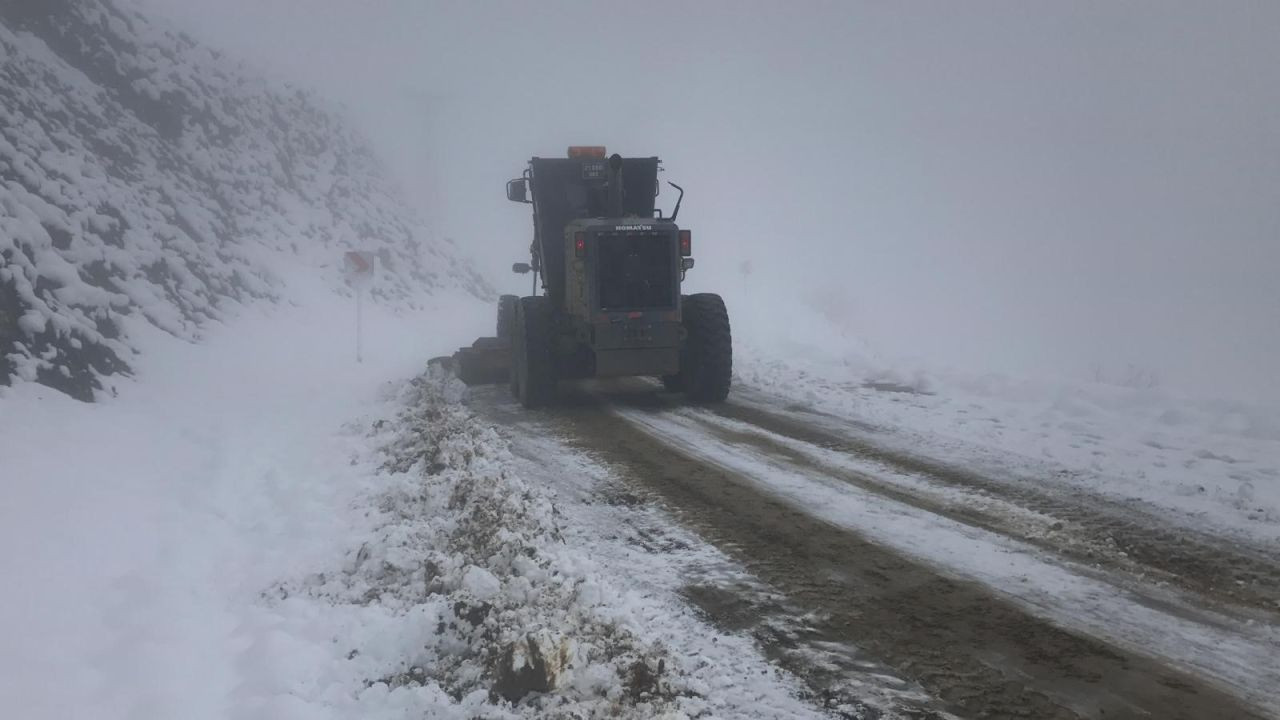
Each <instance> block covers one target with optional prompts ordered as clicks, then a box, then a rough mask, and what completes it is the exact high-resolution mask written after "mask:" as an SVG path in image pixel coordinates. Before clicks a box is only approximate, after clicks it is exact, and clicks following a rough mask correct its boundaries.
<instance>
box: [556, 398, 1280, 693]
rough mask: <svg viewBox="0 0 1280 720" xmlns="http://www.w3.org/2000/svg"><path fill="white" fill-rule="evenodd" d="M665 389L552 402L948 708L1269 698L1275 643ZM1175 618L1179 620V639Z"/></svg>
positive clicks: (615, 460) (620, 463)
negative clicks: (909, 498)
mask: <svg viewBox="0 0 1280 720" xmlns="http://www.w3.org/2000/svg"><path fill="white" fill-rule="evenodd" d="M632 387H634V386H632ZM610 393H612V394H610ZM637 405H639V406H641V407H644V406H649V407H650V408H651V409H649V410H644V409H637V408H636V406H637ZM664 406H665V401H663V400H662V399H660V398H658V397H657V396H656V395H654V393H653V392H652V391H651V390H649V389H647V386H646V388H645V389H643V390H642V391H640V392H639V393H638V394H637V393H636V391H634V390H623V391H622V393H621V394H620V395H619V394H617V393H616V392H613V391H606V394H605V395H603V396H601V395H599V394H596V395H592V394H591V393H590V392H583V391H578V392H574V393H571V395H570V397H569V404H568V407H565V408H562V409H560V410H557V411H553V414H554V415H555V416H556V417H557V418H558V420H559V421H560V422H562V423H563V424H564V426H565V428H566V431H567V432H569V433H571V434H572V435H574V436H576V437H577V439H578V440H577V441H578V443H579V444H580V445H581V446H582V447H583V448H585V449H590V450H592V451H593V452H595V453H597V454H598V455H599V456H600V457H602V458H603V459H605V460H607V461H608V462H609V463H611V464H612V465H613V466H614V467H616V468H618V469H619V470H620V471H621V472H622V473H623V474H624V475H626V476H627V477H629V478H630V479H631V481H632V482H635V483H636V484H637V485H639V486H642V487H646V488H648V489H649V490H651V491H653V492H655V493H656V494H658V495H660V496H661V497H663V499H664V500H665V501H666V502H667V503H668V504H669V505H670V506H671V507H672V508H673V509H674V511H675V512H676V514H677V516H678V517H680V518H681V519H682V520H683V521H684V522H685V523H687V524H688V525H690V526H691V527H693V529H695V530H696V531H697V532H698V533H700V534H701V535H702V536H703V537H704V538H706V539H708V540H710V541H711V542H713V543H714V544H715V545H717V546H719V547H720V548H721V549H722V550H723V551H725V552H726V553H727V554H729V555H730V556H732V557H734V558H735V559H738V560H739V561H740V562H742V563H743V564H744V565H745V566H746V567H747V568H748V569H750V570H751V571H752V572H753V573H755V574H756V575H757V576H759V577H760V579H762V580H763V581H765V582H767V583H769V584H770V585H771V586H773V587H776V588H779V589H781V591H782V592H784V593H786V594H787V595H788V598H789V600H790V601H792V602H793V603H795V604H796V605H797V606H798V607H800V608H802V609H803V610H804V611H805V612H806V613H807V617H806V618H805V621H806V622H808V623H809V625H810V626H811V627H812V628H813V630H814V631H815V633H816V634H817V635H818V636H821V637H824V638H827V639H829V640H830V641H831V642H837V643H847V644H849V645H851V646H856V647H859V648H861V649H862V650H864V651H865V652H867V653H868V654H870V655H871V656H873V657H877V658H880V659H881V660H883V661H884V662H886V663H887V664H888V665H889V666H891V667H894V668H897V669H898V670H899V671H900V672H903V673H904V674H906V675H908V676H909V677H911V678H913V679H915V680H917V681H919V682H920V683H921V685H923V686H924V687H925V689H927V690H929V691H930V692H932V693H933V694H934V695H935V696H936V697H938V698H940V699H941V700H942V701H944V702H945V704H946V705H947V707H948V709H951V710H955V711H957V712H959V713H961V714H965V715H969V714H994V715H1000V716H1009V717H1019V716H1021V717H1037V718H1041V717H1101V716H1104V715H1105V716H1106V717H1126V716H1143V715H1147V714H1150V715H1151V716H1155V717H1168V718H1177V717H1187V718H1199V717H1261V711H1259V710H1257V709H1255V708H1252V707H1250V705H1251V704H1253V703H1258V704H1265V705H1267V706H1268V707H1270V708H1275V707H1276V698H1275V696H1274V692H1275V691H1274V690H1272V689H1270V688H1274V687H1275V685H1276V680H1277V679H1280V678H1276V677H1273V675H1274V674H1275V671H1274V670H1269V669H1268V668H1269V667H1270V661H1269V658H1270V657H1272V653H1274V652H1275V650H1276V648H1275V646H1274V644H1273V643H1272V644H1268V642H1267V641H1262V640H1255V639H1253V638H1250V637H1241V636H1239V635H1234V636H1233V635H1230V634H1229V633H1226V632H1225V631H1223V630H1222V629H1221V628H1214V627H1208V626H1205V625H1201V624H1197V623H1194V622H1191V621H1188V620H1185V619H1182V618H1179V617H1174V616H1169V615H1167V614H1165V613H1162V612H1161V611H1160V610H1158V609H1155V608H1151V607H1147V606H1145V605H1144V604H1143V603H1141V602H1137V601H1136V600H1135V599H1134V598H1132V597H1130V596H1128V595H1126V594H1125V593H1124V591H1123V590H1122V589H1119V588H1116V587H1113V586H1109V585H1107V584H1105V583H1102V582H1100V581H1098V580H1096V579H1093V578H1089V577H1087V576H1084V575H1082V574H1077V573H1073V572H1071V571H1070V569H1069V568H1064V567H1062V566H1059V565H1056V564H1051V563H1047V562H1045V561H1044V560H1043V558H1041V557H1040V555H1041V553H1038V552H1036V551H1034V549H1031V548H1026V547H1025V546H1021V547H1019V546H1018V545H1017V544H1016V543H1012V541H1008V540H1007V539H1004V538H1000V537H998V536H995V535H994V534H992V533H989V532H987V531H984V530H980V529H977V528H973V527H968V526H964V525H959V524H957V523H954V522H952V521H948V520H945V519H943V518H939V517H937V516H935V515H931V514H928V513H922V512H920V511H919V510H917V509H914V508H909V507H905V506H902V505H901V504H900V503H893V502H892V501H888V500H885V499H884V498H882V497H880V496H878V495H874V494H872V493H867V492H865V491H863V492H861V493H858V492H855V491H854V490H853V489H851V488H850V486H849V485H848V483H847V482H845V481H843V480H840V479H838V478H830V477H822V476H820V474H815V473H814V471H813V468H807V467H800V468H796V467H795V466H794V465H793V464H790V463H788V462H787V461H785V459H780V458H778V457H777V456H775V455H770V454H769V453H767V452H763V451H761V449H760V448H758V447H754V446H752V445H750V444H742V443H737V444H735V443H731V442H727V441H726V440H725V439H723V438H717V437H716V436H715V434H714V433H709V432H707V431H706V429H705V428H704V427H699V423H698V422H697V421H694V420H690V418H689V417H683V418H682V417H681V416H680V413H672V412H669V411H667V410H665V409H664ZM637 429H640V430H644V432H636V430H637ZM815 475H817V476H816V477H815ZM779 478H783V479H784V480H785V481H784V482H782V487H781V488H780V487H779V482H780V481H779ZM851 506H853V507H851ZM857 507H861V508H862V511H861V514H857V513H855V514H854V515H853V516H852V517H853V518H854V519H856V520H857V522H856V523H854V522H850V517H851V516H850V515H849V512H850V511H851V510H853V509H857ZM940 527H941V528H942V530H943V531H942V532H941V535H940V534H939V533H940V531H939V528H940ZM916 536H923V537H928V538H931V539H932V540H934V541H940V542H935V543H932V544H933V545H936V546H939V547H943V548H946V549H948V551H949V553H950V556H949V557H943V558H938V557H933V558H931V559H927V560H926V559H924V558H925V557H928V556H927V554H924V553H922V552H921V551H922V550H923V549H927V546H928V545H930V543H923V544H922V543H916V546H915V547H912V548H909V549H904V548H902V547H899V546H895V542H896V543H897V544H898V545H901V541H902V538H913V537H916ZM921 545H923V546H925V547H921ZM974 548H979V549H982V551H983V552H982V553H980V554H979V556H978V557H980V558H981V559H982V560H983V562H981V563H978V566H977V567H976V568H975V567H973V563H972V562H971V561H972V559H973V558H972V557H970V558H966V553H970V554H971V553H972V552H973V550H974ZM966 560H967V561H969V562H968V565H966V563H965V562H964V561H966ZM1008 565H1011V566H1013V567H1012V569H1010V567H1007V566H1008ZM952 566H958V567H960V568H963V569H965V570H967V573H966V572H957V571H956V569H955V567H952ZM976 571H981V573H978V572H976ZM974 575H978V577H977V578H976V579H977V582H975V581H974V579H975V578H974ZM1019 586H1025V587H1022V588H1021V589H1020V588H1019ZM995 588H999V589H995ZM728 594H729V595H730V596H731V595H732V593H731V592H730V593H728ZM704 595H705V594H704ZM711 595H712V596H714V595H715V593H711ZM694 600H695V601H699V598H694ZM731 601H732V598H731V597H730V598H728V599H722V600H717V599H716V598H715V597H711V598H710V599H708V598H706V597H703V598H701V602H699V603H698V604H701V605H705V606H706V607H705V609H707V610H708V611H709V612H710V613H711V614H712V615H713V617H714V616H715V614H716V613H720V614H731V612H732V608H731V607H729V606H730V605H731V604H732V602H731ZM1117 613H1119V614H1118V615H1117ZM1176 634H1182V635H1183V637H1182V638H1181V639H1178V641H1177V642H1174V639H1173V637H1172V636H1173V635H1176ZM1099 638H1101V639H1099ZM1224 642H1225V644H1224ZM1152 647H1154V648H1156V651H1152ZM1163 651H1169V652H1163ZM1166 655H1173V656H1174V659H1172V660H1170V659H1168V658H1165V657H1164V656H1166ZM1153 656H1156V657H1153ZM1206 678H1208V679H1209V681H1206ZM1221 688H1226V690H1225V691H1224V690H1223V689H1221ZM1237 695H1238V696H1241V697H1243V698H1245V699H1244V700H1241V699H1238V698H1237V697H1234V696H1237Z"/></svg>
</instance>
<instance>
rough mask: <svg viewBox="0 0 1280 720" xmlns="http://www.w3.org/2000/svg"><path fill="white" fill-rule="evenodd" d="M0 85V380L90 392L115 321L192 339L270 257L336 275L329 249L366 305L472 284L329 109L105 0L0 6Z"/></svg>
mask: <svg viewBox="0 0 1280 720" xmlns="http://www.w3.org/2000/svg"><path fill="white" fill-rule="evenodd" d="M0 96H3V97H4V102H3V103H2V104H0V384H8V383H11V382H12V380H13V379H14V378H15V377H16V378H19V379H22V380H34V381H38V382H41V383H44V384H47V385H50V386H53V387H55V388H58V389H60V390H62V391H64V392H67V393H70V394H72V395H73V396H74V397H77V398H79V399H85V400H88V399H92V398H93V396H94V392H95V390H99V389H101V388H102V387H103V384H102V378H103V377H104V376H107V375H111V374H114V373H120V372H126V371H127V370H128V368H129V366H130V365H131V364H132V361H131V358H132V357H133V356H134V354H135V352H136V351H137V349H138V344H137V343H136V342H135V341H134V339H133V338H132V337H131V336H130V334H129V332H128V331H127V329H126V328H124V327H123V325H124V323H122V318H125V317H139V318H143V319H145V320H146V321H147V322H148V323H149V324H150V325H153V326H155V327H157V328H160V329H162V330H163V331H165V332H166V333H169V334H171V335H174V336H177V337H180V338H184V339H189V340H190V339H198V338H199V337H200V335H201V328H202V327H203V325H204V324H205V323H206V322H207V321H208V320H209V319H211V318H222V317H225V316H226V313H227V309H228V308H229V307H230V306H232V305H234V304H236V302H245V301H249V300H254V299H264V298H265V299H279V298H286V299H287V298H289V296H290V293H289V291H288V289H287V288H286V287H285V286H284V284H283V282H282V280H281V279H280V271H281V269H282V268H293V267H306V268H311V269H313V270H314V271H315V272H317V273H320V274H322V275H323V276H325V277H326V278H327V279H328V280H329V281H330V283H331V285H332V286H333V287H335V288H337V287H339V276H338V274H339V269H340V267H341V265H340V256H341V252H342V251H343V250H345V249H354V248H359V249H364V250H370V251H373V252H376V253H377V256H378V260H379V265H380V273H381V277H380V281H379V283H378V287H377V289H376V290H375V291H374V294H375V298H376V299H379V300H382V301H386V302H393V303H397V304H399V305H401V306H406V307H413V306H416V305H421V303H422V296H423V295H424V294H425V293H430V292H435V291H439V290H444V289H462V290H465V291H467V292H470V293H472V294H477V295H483V296H488V295H489V294H490V291H489V289H488V287H487V285H486V283H485V282H484V281H483V280H482V279H480V278H479V277H478V276H477V275H476V274H475V273H474V272H473V271H472V270H471V269H470V267H469V266H468V265H467V264H466V263H465V262H463V261H460V260H459V259H458V258H457V257H456V253H455V252H454V249H453V248H452V247H450V246H449V244H448V243H445V242H436V241H434V240H433V239H432V238H431V237H430V235H429V234H428V233H427V232H425V231H424V229H423V226H422V225H421V223H420V222H419V221H418V220H417V219H416V218H415V217H414V216H413V213H412V212H410V211H409V210H408V209H407V206H406V205H405V203H404V202H402V200H401V199H400V198H399V197H398V196H397V192H396V190H395V189H394V188H393V187H392V185H391V184H390V183H389V182H388V181H387V180H385V179H384V176H383V172H382V168H381V167H380V166H379V163H378V162H377V160H376V159H375V158H374V157H373V155H372V153H371V152H370V150H369V148H368V147H367V146H366V145H365V143H364V141H363V140H362V139H361V138H360V137H359V136H358V135H357V134H356V133H354V132H353V131H352V130H350V129H349V128H348V127H346V126H345V125H344V124H343V122H342V121H341V120H340V119H339V118H338V117H336V116H335V115H334V114H333V113H331V112H329V111H327V110H326V109H325V108H324V107H323V106H322V105H321V104H319V103H318V102H317V101H316V100H314V99H313V98H312V97H310V96H309V95H307V94H306V93H303V92H299V91H297V90H294V89H291V88H288V87H283V88H274V87H269V86H267V85H266V84H265V83H264V82H263V81H261V80H259V79H257V78H256V77H255V76H254V75H253V74H252V73H251V72H248V71H246V70H245V69H243V68H241V67H239V66H238V65H236V64H234V63H232V62H230V61H228V60H227V59H225V58H223V57H221V56H220V55H219V54H218V53H216V52H214V51H211V50H209V49H207V48H204V47H201V46H199V45H197V44H196V43H195V42H193V41H192V40H191V39H190V38H188V37H186V36H185V35H181V34H178V33H175V32H172V31H170V30H168V29H166V28H164V27H162V26H159V25H157V24H155V23H153V22H151V21H150V20H148V19H147V18H144V17H143V16H141V15H139V14H138V13H137V12H136V11H134V10H132V9H127V8H123V7H120V6H118V5H117V4H116V3H115V2H114V1H113V0H46V1H42V2H16V3H4V4H2V5H0Z"/></svg>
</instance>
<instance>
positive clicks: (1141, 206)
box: [137, 0, 1280, 398]
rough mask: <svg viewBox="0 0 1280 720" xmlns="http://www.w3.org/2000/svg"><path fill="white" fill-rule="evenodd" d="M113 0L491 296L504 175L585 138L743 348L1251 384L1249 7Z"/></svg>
mask: <svg viewBox="0 0 1280 720" xmlns="http://www.w3.org/2000/svg"><path fill="white" fill-rule="evenodd" d="M137 1H138V2H143V3H145V4H148V5H150V6H153V7H156V8H158V9H159V10H161V11H162V13H163V14H165V15H168V16H169V17H171V18H172V19H173V20H174V21H175V22H176V23H177V24H178V25H180V26H182V27H184V29H187V30H188V31H189V32H191V33H192V34H193V35H195V36H197V37H200V38H202V39H205V40H206V41H209V42H212V43H213V44H215V45H217V46H220V47H222V48H224V49H226V50H228V51H230V52H231V53H233V54H235V55H239V56H242V57H244V58H245V59H247V60H249V61H250V62H252V63H254V64H256V65H258V66H260V67H263V68H266V69H268V70H269V71H270V72H272V73H275V74H276V75H277V76H279V77H283V78H288V79H292V80H294V81H297V82H299V83H301V84H304V85H307V86H311V87H314V88H316V89H318V90H319V91H320V92H322V93H323V94H325V95H328V96H330V97H332V98H333V99H335V100H337V101H340V102H342V103H345V104H346V105H347V106H348V107H349V108H350V109H351V111H352V113H353V115H354V116H355V117H356V119H357V121H358V122H359V123H361V124H362V125H363V126H364V127H365V129H366V130H367V131H368V132H369V133H370V135H371V136H372V137H373V139H374V142H375V144H376V145H377V147H378V148H379V149H380V150H382V151H383V153H384V155H385V156H386V157H387V160H388V163H389V164H390V165H391V167H392V168H393V170H394V171H395V173H396V174H397V175H399V177H400V179H401V180H402V181H403V182H404V185H405V187H406V190H407V193H408V196H409V197H410V198H411V200H413V201H414V202H415V203H416V204H418V205H419V206H420V207H421V208H422V210H423V213H424V215H425V216H426V217H427V218H428V219H429V221H430V222H431V223H432V225H433V226H434V227H435V228H436V229H437V230H438V231H439V232H440V233H442V234H445V235H448V236H450V237H452V238H454V239H455V240H457V241H458V242H460V243H464V244H466V245H468V246H470V247H471V248H473V250H474V252H475V254H476V255H477V257H478V258H480V261H481V263H482V264H483V265H484V266H485V270H486V271H487V272H488V273H489V274H491V275H492V276H493V277H494V278H495V280H496V281H498V282H501V283H507V285H506V286H505V287H504V289H506V290H518V289H520V288H522V287H523V283H522V282H520V281H519V280H518V279H517V278H515V277H512V276H509V275H505V274H503V271H504V269H505V268H506V267H509V264H510V262H512V261H514V260H521V259H524V252H525V249H526V248H527V246H528V242H529V239H530V236H531V223H530V219H529V214H528V209H527V207H526V206H521V205H514V204H510V203H508V202H507V201H506V200H505V198H504V195H503V184H504V182H505V181H506V180H507V179H508V178H510V177H515V176H518V175H519V173H520V172H521V170H522V169H523V166H524V162H525V161H526V160H527V159H528V157H529V156H531V155H543V156H556V155H560V154H561V153H563V152H564V149H565V147H566V146H568V145H570V144H604V145H607V146H609V149H610V151H611V152H612V151H615V150H616V151H618V152H621V153H623V154H624V155H659V156H661V157H662V158H663V160H664V165H665V167H666V173H665V175H664V177H665V179H668V180H674V181H676V182H677V183H680V184H682V185H684V186H685V188H686V190H687V192H688V195H687V197H686V200H685V206H684V209H683V210H682V211H681V220H682V223H681V224H682V225H686V226H688V227H691V228H692V229H693V231H694V238H695V240H694V242H695V246H696V248H697V251H696V253H695V255H696V256H697V259H698V263H699V264H698V267H697V268H696V269H695V270H694V271H693V272H692V273H691V274H690V282H691V285H692V286H693V289H695V290H723V291H724V292H725V294H726V296H727V297H728V298H729V300H730V311H731V314H733V319H734V323H735V329H742V331H743V332H751V331H752V330H753V329H754V330H755V331H758V333H759V335H760V336H761V337H764V336H767V334H768V333H777V334H779V335H780V336H781V335H785V333H786V332H787V331H788V330H787V328H788V327H789V326H790V325H791V323H789V322H787V319H788V317H789V316H788V315H787V314H786V313H764V312H761V311H760V310H759V308H760V307H761V306H762V304H763V300H766V299H774V300H777V301H779V302H778V306H779V307H783V306H785V307H787V308H788V310H787V313H793V312H795V311H796V310H795V309H794V308H795V305H794V304H791V303H789V302H784V301H789V300H800V301H803V302H804V303H806V304H808V305H809V306H812V307H816V308H821V309H822V310H823V311H824V312H827V313H828V314H831V315H836V316H838V317H837V320H838V321H839V322H840V323H842V325H843V326H844V327H845V328H847V329H849V330H850V331H851V332H855V333H857V334H858V335H859V336H861V337H865V338H866V339H867V340H868V341H869V342H870V343H871V345H872V346H873V347H875V348H877V349H879V350H880V351H881V352H884V353H886V354H889V355H902V356H913V357H916V358H920V359H922V360H923V361H924V362H926V363H927V364H932V365H936V366H947V365H957V366H961V367H966V368H971V369H981V370H985V369H990V370H1015V371H1019V372H1037V373H1039V372H1045V373H1066V374H1070V375H1074V376H1077V377H1079V376H1083V375H1084V374H1085V373H1086V372H1087V370H1088V368H1089V367H1090V366H1091V365H1092V364H1094V363H1102V364H1103V365H1105V366H1108V367H1119V366H1123V365H1125V364H1127V363H1136V364H1138V365H1141V366H1143V367H1146V368H1150V369H1153V370H1156V371H1158V372H1159V373H1160V374H1161V375H1162V376H1163V378H1164V379H1165V383H1166V384H1167V385H1171V386H1174V387H1186V388H1188V389H1192V390H1196V391H1209V392H1217V393H1222V394H1233V395H1246V396H1247V395H1250V394H1256V393H1259V392H1263V393H1266V394H1268V395H1269V396H1271V397H1272V398H1276V397H1280V382H1277V381H1276V380H1275V378H1274V372H1275V368H1277V367H1280V282H1278V281H1277V274H1280V3H1278V2H1262V1H1260V2H1247V3H1246V2H1239V3H1221V2H1203V3H1185V2H1173V1H1162V2H1152V3H1135V2H1111V1H1107V2H1096V3H1089V2H1061V3H1049V2H1025V1H1023V0H1017V1H1012V0H1011V1H1010V2H930V3H924V2H917V3H899V2H865V3H854V2H839V3H786V4H785V5H784V4H782V3H776V4H775V3H761V2H751V3H743V2H734V3H705V2H698V3H691V2H687V1H682V2H658V3H637V2H628V3H565V2H555V1H545V0H544V1H543V2H536V3H529V2H518V3H490V2H476V3H470V2H467V3H434V2H417V1H410V0H383V1H380V2H374V1H370V2H360V3H357V2H350V1H349V0H343V1H340V2H339V1H337V0H221V1H220V2H216V3H213V2H204V1H203V0H137ZM673 195H674V193H672V194H671V195H667V194H665V193H664V198H663V199H664V200H665V201H666V205H665V206H666V207H667V208H668V209H669V208H670V203H671V202H673V201H674V197H673ZM744 261H749V263H750V265H749V270H750V274H749V275H748V274H745V273H744V270H746V269H748V268H747V266H745V265H744ZM748 289H750V290H751V291H752V292H751V293H750V294H749V295H748V294H746V290H748ZM735 305H736V306H737V307H739V308H749V309H752V310H753V312H751V313H746V312H738V313H734V312H733V311H734V307H735ZM752 326H755V327H754V328H753V327H752Z"/></svg>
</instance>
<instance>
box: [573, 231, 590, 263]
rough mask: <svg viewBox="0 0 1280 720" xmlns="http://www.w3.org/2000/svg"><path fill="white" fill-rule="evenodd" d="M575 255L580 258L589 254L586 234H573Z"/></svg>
mask: <svg viewBox="0 0 1280 720" xmlns="http://www.w3.org/2000/svg"><path fill="white" fill-rule="evenodd" d="M573 253H574V254H575V255H577V256H578V257H583V256H585V255H586V254H587V234H586V233H584V232H576V233H574V234H573Z"/></svg>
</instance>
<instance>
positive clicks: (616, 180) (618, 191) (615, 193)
mask: <svg viewBox="0 0 1280 720" xmlns="http://www.w3.org/2000/svg"><path fill="white" fill-rule="evenodd" d="M606 210H607V211H608V215H609V217H611V218H617V217H622V156H621V155H619V154H617V153H614V154H613V155H612V156H610V157H609V199H608V207H607V208H606Z"/></svg>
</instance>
